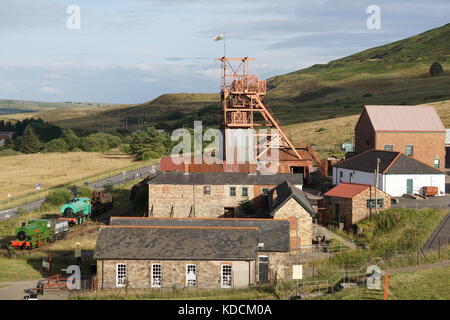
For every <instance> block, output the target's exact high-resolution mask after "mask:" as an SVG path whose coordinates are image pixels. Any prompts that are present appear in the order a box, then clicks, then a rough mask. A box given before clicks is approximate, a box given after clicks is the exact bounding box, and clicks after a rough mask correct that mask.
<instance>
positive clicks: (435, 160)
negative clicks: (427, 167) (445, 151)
mask: <svg viewBox="0 0 450 320" xmlns="http://www.w3.org/2000/svg"><path fill="white" fill-rule="evenodd" d="M440 166H441V160H440V159H439V158H436V159H434V167H435V168H436V169H439V168H440Z"/></svg>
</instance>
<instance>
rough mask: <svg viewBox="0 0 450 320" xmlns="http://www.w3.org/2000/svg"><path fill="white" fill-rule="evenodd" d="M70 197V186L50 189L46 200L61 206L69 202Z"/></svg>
mask: <svg viewBox="0 0 450 320" xmlns="http://www.w3.org/2000/svg"><path fill="white" fill-rule="evenodd" d="M70 199H72V192H70V190H69V189H68V188H57V189H54V190H52V191H50V193H49V194H48V196H47V199H46V200H45V202H46V203H48V204H50V205H54V206H59V205H62V204H64V203H67V202H68V201H69V200H70Z"/></svg>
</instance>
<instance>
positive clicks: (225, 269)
mask: <svg viewBox="0 0 450 320" xmlns="http://www.w3.org/2000/svg"><path fill="white" fill-rule="evenodd" d="M232 281H233V278H232V272H231V265H230V264H224V265H222V279H221V286H222V288H231V285H232V283H233V282H232Z"/></svg>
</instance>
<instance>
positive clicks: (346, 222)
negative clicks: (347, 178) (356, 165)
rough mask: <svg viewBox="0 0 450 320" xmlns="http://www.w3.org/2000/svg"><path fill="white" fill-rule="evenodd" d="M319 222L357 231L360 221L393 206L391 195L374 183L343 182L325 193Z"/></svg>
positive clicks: (348, 230)
mask: <svg viewBox="0 0 450 320" xmlns="http://www.w3.org/2000/svg"><path fill="white" fill-rule="evenodd" d="M322 207H323V208H324V209H323V210H322V212H320V214H319V223H321V224H323V225H333V226H335V227H339V228H342V229H344V230H345V231H347V232H350V231H354V232H355V231H356V230H357V224H358V221H360V220H362V219H365V218H367V217H369V216H370V215H373V214H375V213H378V212H380V211H382V210H385V209H389V208H390V207H391V196H390V195H389V194H387V193H386V192H383V191H382V190H380V189H377V188H375V187H374V186H372V185H367V184H356V183H341V184H338V185H337V186H335V187H334V188H333V189H331V190H330V191H328V192H327V193H325V194H324V199H323V200H322Z"/></svg>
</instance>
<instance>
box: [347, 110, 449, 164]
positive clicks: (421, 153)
mask: <svg viewBox="0 0 450 320" xmlns="http://www.w3.org/2000/svg"><path fill="white" fill-rule="evenodd" d="M445 134H446V131H445V127H444V125H443V124H442V121H441V119H440V118H439V115H438V114H437V112H436V110H435V109H434V108H433V107H432V106H389V105H384V106H371V105H369V106H365V108H364V110H363V112H362V113H361V116H360V117H359V119H358V122H357V124H356V127H355V151H356V152H357V153H361V152H364V151H367V150H371V149H376V150H386V151H395V152H403V153H405V154H406V155H408V156H410V157H412V158H414V159H416V160H418V161H421V162H423V163H425V164H427V165H429V166H433V167H435V168H437V169H440V170H443V169H444V159H445Z"/></svg>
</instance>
